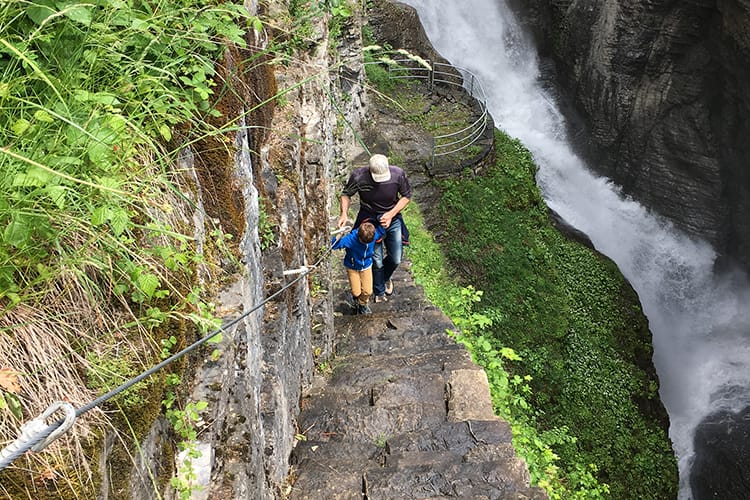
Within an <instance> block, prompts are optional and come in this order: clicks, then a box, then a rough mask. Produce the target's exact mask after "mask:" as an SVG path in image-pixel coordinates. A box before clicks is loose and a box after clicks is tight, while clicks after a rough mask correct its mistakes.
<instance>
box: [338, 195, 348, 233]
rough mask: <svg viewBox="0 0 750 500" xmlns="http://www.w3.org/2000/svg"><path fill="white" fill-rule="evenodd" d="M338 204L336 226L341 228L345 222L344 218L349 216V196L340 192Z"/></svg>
mask: <svg viewBox="0 0 750 500" xmlns="http://www.w3.org/2000/svg"><path fill="white" fill-rule="evenodd" d="M340 204H341V215H340V216H339V222H338V227H339V228H342V227H344V224H346V219H347V218H348V216H349V205H350V204H351V198H349V197H348V196H347V195H345V194H342V195H341V203H340Z"/></svg>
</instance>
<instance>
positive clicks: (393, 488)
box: [364, 458, 546, 500]
mask: <svg viewBox="0 0 750 500" xmlns="http://www.w3.org/2000/svg"><path fill="white" fill-rule="evenodd" d="M528 481H529V477H528V471H527V469H526V465H525V464H524V462H523V461H521V460H520V459H517V458H515V459H511V460H502V461H491V462H479V463H469V462H464V463H458V464H456V463H452V462H448V463H444V462H442V463H441V462H436V463H430V464H426V465H417V466H411V467H409V466H405V467H404V466H401V467H383V468H380V469H370V470H368V471H367V472H365V474H364V497H365V498H367V499H368V500H377V499H392V498H474V499H476V498H487V499H519V500H520V499H541V498H546V496H540V492H539V491H538V490H536V489H532V488H529V487H528V486H525V485H527V484H528Z"/></svg>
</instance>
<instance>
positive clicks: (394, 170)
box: [388, 165, 406, 177]
mask: <svg viewBox="0 0 750 500" xmlns="http://www.w3.org/2000/svg"><path fill="white" fill-rule="evenodd" d="M388 168H389V169H390V170H391V176H394V175H395V176H396V177H406V171H404V169H403V168H401V167H397V166H396V165H389V166H388Z"/></svg>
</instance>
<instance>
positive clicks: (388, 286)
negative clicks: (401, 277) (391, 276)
mask: <svg viewBox="0 0 750 500" xmlns="http://www.w3.org/2000/svg"><path fill="white" fill-rule="evenodd" d="M385 294H386V295H393V280H388V281H386V282H385Z"/></svg>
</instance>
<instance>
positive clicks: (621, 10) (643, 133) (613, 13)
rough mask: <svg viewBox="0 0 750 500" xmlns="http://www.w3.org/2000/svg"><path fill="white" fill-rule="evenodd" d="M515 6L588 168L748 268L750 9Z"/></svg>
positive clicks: (622, 1) (729, 3)
mask: <svg viewBox="0 0 750 500" xmlns="http://www.w3.org/2000/svg"><path fill="white" fill-rule="evenodd" d="M511 3H512V4H514V5H515V8H516V10H517V11H519V12H520V13H521V16H522V18H523V20H524V23H525V24H526V25H527V26H528V28H529V29H530V30H531V32H533V33H534V35H535V38H536V40H537V44H538V46H539V49H540V53H541V55H542V57H544V58H546V59H547V62H548V63H553V64H546V65H545V67H546V68H548V69H549V70H550V71H551V72H554V73H555V75H554V78H555V80H557V81H558V82H559V84H560V85H561V88H562V89H563V90H562V92H563V94H564V97H565V98H566V99H564V100H566V101H567V104H568V107H569V110H570V111H571V114H575V115H577V118H578V120H577V121H575V122H574V123H576V125H575V126H574V128H575V129H574V130H572V131H571V132H572V134H571V135H572V136H574V137H585V138H586V139H585V141H580V140H579V141H578V145H579V146H580V147H581V149H582V153H583V154H584V155H585V156H587V157H588V159H589V160H590V164H591V165H592V167H593V168H597V169H599V170H600V173H602V174H604V175H607V176H608V177H610V178H612V179H613V180H614V181H615V182H616V183H617V184H619V185H621V186H622V187H623V190H624V192H625V194H627V195H630V196H632V197H633V198H635V199H637V200H638V201H640V202H642V203H643V204H644V205H646V206H647V207H649V208H651V209H653V210H655V211H656V212H658V213H660V214H662V215H664V216H666V217H668V218H669V219H671V220H672V221H674V222H675V223H676V224H677V225H678V226H679V227H681V228H683V229H684V230H686V231H687V232H688V233H690V234H692V235H696V236H700V237H703V238H705V239H707V240H709V241H710V242H711V243H712V244H713V245H714V246H715V248H716V249H717V251H718V252H719V254H720V256H721V257H722V258H721V259H720V263H725V264H726V263H730V262H733V261H734V262H738V263H739V264H740V265H741V266H742V267H744V268H745V269H746V270H747V269H750V223H749V222H748V221H749V220H750V167H749V166H748V165H750V142H748V141H747V140H746V138H747V137H748V136H750V124H749V123H748V121H747V119H746V117H747V116H748V115H750V78H749V77H750V4H748V2H746V1H743V0H699V1H691V2H677V1H673V0H654V1H649V2H640V1H636V0H591V1H579V0H563V1H556V2H542V1H539V0H533V1H530V2H519V1H512V2H511ZM584 142H585V143H584Z"/></svg>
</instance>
